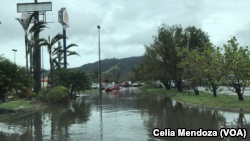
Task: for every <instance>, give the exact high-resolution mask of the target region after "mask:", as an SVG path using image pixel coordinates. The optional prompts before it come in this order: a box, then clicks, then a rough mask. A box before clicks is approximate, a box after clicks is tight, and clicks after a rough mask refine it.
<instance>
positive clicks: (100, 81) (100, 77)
mask: <svg viewBox="0 0 250 141" xmlns="http://www.w3.org/2000/svg"><path fill="white" fill-rule="evenodd" d="M97 29H98V39H99V40H98V46H99V91H100V94H101V92H102V69H101V42H100V29H101V27H100V26H99V25H98V26H97Z"/></svg>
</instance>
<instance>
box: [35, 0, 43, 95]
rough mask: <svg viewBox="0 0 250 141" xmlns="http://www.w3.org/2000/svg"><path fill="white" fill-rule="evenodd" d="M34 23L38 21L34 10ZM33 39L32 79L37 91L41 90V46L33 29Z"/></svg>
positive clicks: (37, 14) (37, 34) (36, 12)
mask: <svg viewBox="0 0 250 141" xmlns="http://www.w3.org/2000/svg"><path fill="white" fill-rule="evenodd" d="M34 3H38V2H37V0H34ZM34 19H35V20H34V24H37V23H38V22H39V11H34ZM34 40H35V47H34V49H35V52H34V54H33V58H34V61H33V62H34V73H33V74H34V79H35V82H36V84H35V88H34V91H35V92H38V91H40V90H41V48H40V47H39V45H38V40H39V32H38V31H35V33H34Z"/></svg>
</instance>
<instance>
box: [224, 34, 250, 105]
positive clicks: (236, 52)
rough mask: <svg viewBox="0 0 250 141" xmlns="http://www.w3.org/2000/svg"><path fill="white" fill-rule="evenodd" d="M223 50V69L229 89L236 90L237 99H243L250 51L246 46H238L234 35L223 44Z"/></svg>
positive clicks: (248, 76) (247, 76)
mask: <svg viewBox="0 0 250 141" xmlns="http://www.w3.org/2000/svg"><path fill="white" fill-rule="evenodd" d="M224 50H225V53H224V59H225V68H224V69H225V70H227V73H226V80H227V82H228V83H229V89H230V90H231V91H233V92H236V94H237V96H238V99H239V100H240V101H243V100H244V98H243V93H244V90H245V87H246V86H247V85H249V78H250V73H249V68H250V58H249V57H250V52H249V50H248V48H247V47H240V46H239V43H237V39H236V38H235V37H233V38H232V39H231V40H229V41H228V44H225V45H224Z"/></svg>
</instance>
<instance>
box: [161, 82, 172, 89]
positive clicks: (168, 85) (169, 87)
mask: <svg viewBox="0 0 250 141" xmlns="http://www.w3.org/2000/svg"><path fill="white" fill-rule="evenodd" d="M161 82H162V83H163V85H164V86H165V87H166V89H167V90H170V89H171V86H170V83H169V81H167V80H166V81H164V80H163V81H161Z"/></svg>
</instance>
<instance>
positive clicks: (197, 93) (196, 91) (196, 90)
mask: <svg viewBox="0 0 250 141" xmlns="http://www.w3.org/2000/svg"><path fill="white" fill-rule="evenodd" d="M193 90H194V93H195V95H199V90H198V88H197V87H196V86H195V87H193Z"/></svg>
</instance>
